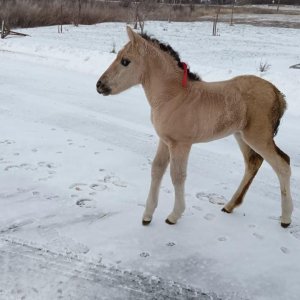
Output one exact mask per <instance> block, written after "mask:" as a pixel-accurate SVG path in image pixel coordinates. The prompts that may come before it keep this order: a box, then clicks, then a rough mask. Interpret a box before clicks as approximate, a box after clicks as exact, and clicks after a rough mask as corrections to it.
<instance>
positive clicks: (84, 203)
mask: <svg viewBox="0 0 300 300" xmlns="http://www.w3.org/2000/svg"><path fill="white" fill-rule="evenodd" d="M76 205H78V206H79V207H83V208H95V207H96V205H95V203H94V201H93V199H88V198H84V199H79V200H77V201H76Z"/></svg>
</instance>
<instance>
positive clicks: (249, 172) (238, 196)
mask: <svg viewBox="0 0 300 300" xmlns="http://www.w3.org/2000/svg"><path fill="white" fill-rule="evenodd" d="M234 136H235V138H236V140H237V142H238V144H239V146H240V149H241V151H242V153H243V156H244V161H245V173H244V177H243V179H242V181H241V183H240V185H239V187H238V189H237V190H236V192H235V193H234V195H233V196H232V198H231V200H230V201H229V202H228V203H227V204H226V205H225V206H224V207H223V209H222V211H224V212H227V213H231V212H232V211H233V210H234V208H235V207H237V206H239V205H241V204H242V202H243V199H244V196H245V194H246V192H247V190H248V188H249V186H250V185H251V183H252V180H253V179H254V177H255V175H256V173H257V171H258V169H259V168H260V166H261V164H262V162H263V158H262V157H261V156H260V155H259V154H258V153H256V152H255V151H254V150H252V149H251V148H250V147H249V146H248V145H247V144H246V143H245V142H244V141H243V140H242V138H241V135H240V134H239V133H237V134H235V135H234Z"/></svg>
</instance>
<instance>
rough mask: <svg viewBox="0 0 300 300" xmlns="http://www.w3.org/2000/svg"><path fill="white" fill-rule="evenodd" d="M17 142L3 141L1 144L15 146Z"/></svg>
mask: <svg viewBox="0 0 300 300" xmlns="http://www.w3.org/2000/svg"><path fill="white" fill-rule="evenodd" d="M15 143H16V142H15V141H13V140H2V141H0V144H5V145H12V144H15Z"/></svg>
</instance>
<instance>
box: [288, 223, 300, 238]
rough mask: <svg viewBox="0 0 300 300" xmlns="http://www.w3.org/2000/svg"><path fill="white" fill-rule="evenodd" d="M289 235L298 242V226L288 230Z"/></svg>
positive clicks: (299, 236) (299, 228)
mask: <svg viewBox="0 0 300 300" xmlns="http://www.w3.org/2000/svg"><path fill="white" fill-rule="evenodd" d="M290 233H291V235H292V236H293V237H295V238H296V239H298V240H300V225H296V226H295V227H293V228H292V229H291V230H290Z"/></svg>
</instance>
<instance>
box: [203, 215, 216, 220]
mask: <svg viewBox="0 0 300 300" xmlns="http://www.w3.org/2000/svg"><path fill="white" fill-rule="evenodd" d="M214 218H215V215H213V214H206V215H205V216H204V219H205V220H207V221H211V220H213V219H214Z"/></svg>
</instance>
